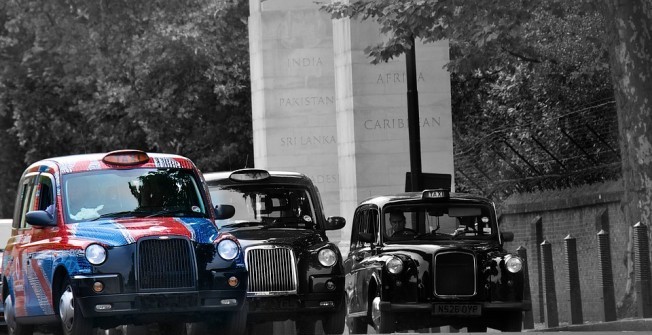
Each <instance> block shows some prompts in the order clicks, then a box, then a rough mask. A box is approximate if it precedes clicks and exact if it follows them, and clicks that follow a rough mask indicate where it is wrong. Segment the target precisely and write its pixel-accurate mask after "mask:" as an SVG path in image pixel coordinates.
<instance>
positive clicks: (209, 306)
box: [2, 150, 247, 335]
mask: <svg viewBox="0 0 652 335" xmlns="http://www.w3.org/2000/svg"><path fill="white" fill-rule="evenodd" d="M14 213H15V214H14V218H13V226H12V233H11V237H10V238H9V240H8V242H7V246H6V248H5V251H4V255H3V257H2V278H3V279H2V281H3V283H2V284H3V285H2V287H3V289H2V298H3V301H4V310H5V318H6V321H7V325H8V327H9V330H10V333H12V334H32V332H33V331H34V326H35V325H45V326H49V328H51V329H52V330H54V331H55V333H63V334H66V335H69V334H80V335H82V334H83V335H86V334H91V330H92V329H93V328H103V329H109V328H113V327H116V326H118V325H122V324H134V325H139V324H151V325H158V326H159V328H160V329H161V332H162V333H164V334H166V333H167V334H181V333H183V332H185V327H186V325H185V323H186V322H192V321H196V320H199V319H201V318H213V319H217V320H220V322H222V324H223V325H222V329H227V330H232V331H233V332H237V331H238V330H243V329H244V322H243V319H242V317H241V315H242V314H241V313H240V312H241V310H242V309H243V306H244V305H245V295H246V287H247V271H246V268H245V266H244V254H243V252H242V249H241V247H240V245H239V242H238V240H237V239H236V238H235V237H234V236H233V235H230V234H228V233H222V232H220V231H219V230H218V228H217V226H216V225H215V221H214V220H215V210H214V208H213V207H212V205H211V201H210V195H209V193H208V190H207V188H206V187H205V184H204V183H203V178H202V175H201V173H200V172H199V170H198V169H197V168H196V167H195V165H194V164H193V163H192V162H191V161H190V160H189V159H187V158H185V157H182V156H177V155H168V154H158V153H146V152H143V151H138V150H120V151H113V152H109V153H102V154H84V155H75V156H65V157H56V158H50V159H45V160H41V161H38V162H36V163H33V164H31V165H30V166H29V167H28V168H27V169H26V170H25V172H24V173H23V175H22V178H21V179H20V182H19V189H18V192H17V199H16V205H15V212H14Z"/></svg>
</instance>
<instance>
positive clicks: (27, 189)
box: [12, 176, 36, 229]
mask: <svg viewBox="0 0 652 335" xmlns="http://www.w3.org/2000/svg"><path fill="white" fill-rule="evenodd" d="M35 178H36V176H27V177H25V179H23V183H22V185H21V186H20V191H19V194H18V195H17V199H16V213H14V222H13V225H12V226H13V227H14V228H18V229H22V228H26V227H27V223H26V222H25V213H27V212H29V211H31V210H33V209H34V198H35V193H36V185H35V184H34V181H35Z"/></svg>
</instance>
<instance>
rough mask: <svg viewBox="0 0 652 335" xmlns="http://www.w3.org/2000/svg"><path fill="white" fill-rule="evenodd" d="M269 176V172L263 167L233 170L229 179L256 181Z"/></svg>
mask: <svg viewBox="0 0 652 335" xmlns="http://www.w3.org/2000/svg"><path fill="white" fill-rule="evenodd" d="M267 178H269V172H267V170H261V169H240V170H236V171H233V173H231V175H230V176H229V179H231V180H234V181H255V180H265V179H267Z"/></svg>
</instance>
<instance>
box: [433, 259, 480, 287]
mask: <svg viewBox="0 0 652 335" xmlns="http://www.w3.org/2000/svg"><path fill="white" fill-rule="evenodd" d="M476 278H477V277H476V262H475V256H474V255H473V254H472V253H468V252H457V251H446V252H440V253H438V254H436V255H435V295H437V296H443V297H446V296H456V297H459V296H473V295H475V292H476V290H475V287H476V284H475V281H476Z"/></svg>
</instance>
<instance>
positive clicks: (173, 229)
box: [68, 217, 218, 246]
mask: <svg viewBox="0 0 652 335" xmlns="http://www.w3.org/2000/svg"><path fill="white" fill-rule="evenodd" d="M68 231H69V234H70V235H71V236H74V237H76V238H82V239H87V240H93V241H97V242H99V243H103V244H105V245H108V246H121V245H127V244H131V243H134V242H136V241H138V240H139V239H141V238H145V237H150V236H162V235H167V236H170V235H175V236H185V237H187V238H189V239H190V240H192V241H195V242H198V243H211V242H212V241H214V240H215V238H216V237H217V235H218V232H217V227H216V226H215V225H214V224H213V223H212V221H211V220H210V219H207V218H178V217H157V218H125V219H106V220H97V221H86V222H80V223H75V224H70V225H69V226H68Z"/></svg>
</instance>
